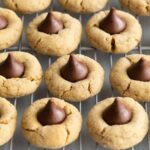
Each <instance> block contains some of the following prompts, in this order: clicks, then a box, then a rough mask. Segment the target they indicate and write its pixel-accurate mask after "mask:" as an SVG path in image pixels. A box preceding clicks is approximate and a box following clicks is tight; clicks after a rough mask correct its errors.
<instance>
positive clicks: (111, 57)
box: [0, 3, 150, 150]
mask: <svg viewBox="0 0 150 150" xmlns="http://www.w3.org/2000/svg"><path fill="white" fill-rule="evenodd" d="M53 6H54V3H52V5H51V10H52V9H53ZM109 6H110V4H109V5H108V7H109ZM37 15H38V14H36V15H35V16H37ZM25 18H26V17H25V16H24V15H23V16H21V19H22V22H23V24H25ZM78 19H79V20H80V21H81V22H83V20H82V15H79V16H78ZM138 19H139V18H138ZM139 21H140V20H139ZM9 50H10V51H12V50H19V51H26V52H30V53H32V51H31V49H30V48H29V47H27V46H25V47H24V46H23V35H22V36H21V38H20V40H19V44H18V46H14V47H11V48H9V49H6V50H5V52H6V51H9ZM149 50H150V47H149V46H144V45H142V44H141V43H139V45H138V46H137V47H136V48H135V49H134V50H133V52H134V53H137V51H138V53H140V54H142V53H143V52H145V51H149ZM85 52H92V53H93V59H95V61H98V53H100V52H97V51H96V50H95V49H94V48H91V47H87V46H82V42H81V44H80V45H79V47H78V53H79V54H82V53H84V54H85ZM34 55H36V53H34ZM114 57H115V55H113V54H109V60H108V62H109V68H108V69H109V70H110V69H111V67H112V65H113V62H114ZM51 63H52V58H51V57H49V58H48V63H47V66H49V65H50V64H51ZM110 88H111V87H110ZM34 95H36V93H33V94H31V95H30V96H29V97H30V98H29V99H30V104H32V103H33V101H34ZM46 96H49V93H48V92H47V95H46ZM109 96H114V91H113V89H112V88H111V94H110V95H109ZM99 97H100V95H96V96H95V97H94V103H93V104H92V105H94V104H96V103H97V102H98V101H99ZM27 99H28V98H27ZM35 100H36V99H35ZM11 102H12V103H13V104H14V106H15V107H17V104H18V99H14V100H13V101H12V100H11ZM92 105H91V107H92ZM144 106H145V110H146V111H147V112H148V105H147V103H145V104H144ZM77 107H78V109H79V111H80V112H81V113H83V103H81V102H80V103H79V104H78V105H77ZM84 121H85V120H84ZM82 134H83V131H81V134H80V137H79V139H78V144H79V145H78V149H76V150H91V149H84V147H83V140H84V137H83V136H82ZM14 137H15V136H14ZM147 142H148V149H149V150H150V133H148V136H147ZM7 145H9V146H8V147H6V148H5V147H1V148H2V149H3V150H16V149H15V148H14V146H15V143H14V138H12V139H11V140H10V142H9V143H8V144H7ZM26 145H27V147H25V148H24V149H26V150H32V149H38V148H33V147H32V146H31V145H30V144H29V143H27V144H26ZM1 148H0V150H1ZM95 148H96V150H102V149H103V148H101V147H100V146H98V145H97V144H95ZM136 149H137V150H139V149H138V148H137V147H132V148H131V150H136ZM148 149H142V150H148ZM20 150H21V149H20ZM43 150H46V149H43ZM60 150H74V149H70V148H68V147H63V148H62V149H60ZM92 150H94V149H92Z"/></svg>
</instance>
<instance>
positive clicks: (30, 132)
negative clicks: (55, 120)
mask: <svg viewBox="0 0 150 150" xmlns="http://www.w3.org/2000/svg"><path fill="white" fill-rule="evenodd" d="M49 100H51V101H52V102H54V103H55V104H56V105H57V106H59V107H60V108H62V109H63V110H64V111H65V114H66V118H65V120H64V121H63V122H62V123H60V124H56V125H55V124H53V125H46V126H42V125H41V123H40V122H39V121H38V120H37V114H38V112H39V111H40V110H41V109H42V108H43V107H45V105H46V104H47V103H48V101H49ZM21 126H22V133H23V135H24V137H25V138H26V139H27V140H28V142H29V143H31V144H33V145H35V146H37V147H41V148H46V149H49V148H50V149H56V148H62V147H63V146H65V145H68V144H70V143H72V142H73V141H75V140H76V139H77V138H78V136H79V133H80V130H81V126H82V117H81V114H80V112H79V111H78V110H77V109H76V108H75V107H74V106H73V105H71V104H69V103H67V102H65V101H63V100H60V99H57V98H44V99H40V100H38V101H36V102H34V103H33V104H32V105H31V106H29V107H28V108H27V109H26V111H25V112H24V115H23V118H22V125H21Z"/></svg>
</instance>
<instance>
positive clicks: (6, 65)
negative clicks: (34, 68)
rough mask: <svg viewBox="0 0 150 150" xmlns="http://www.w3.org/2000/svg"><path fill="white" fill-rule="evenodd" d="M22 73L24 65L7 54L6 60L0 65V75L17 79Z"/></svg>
mask: <svg viewBox="0 0 150 150" xmlns="http://www.w3.org/2000/svg"><path fill="white" fill-rule="evenodd" d="M23 73H24V65H23V64H22V63H20V62H18V61H17V60H15V58H14V57H13V55H12V54H9V55H8V57H7V58H6V60H5V61H4V62H3V63H1V64H0V75H1V76H4V77H5V78H19V77H21V76H22V75H23Z"/></svg>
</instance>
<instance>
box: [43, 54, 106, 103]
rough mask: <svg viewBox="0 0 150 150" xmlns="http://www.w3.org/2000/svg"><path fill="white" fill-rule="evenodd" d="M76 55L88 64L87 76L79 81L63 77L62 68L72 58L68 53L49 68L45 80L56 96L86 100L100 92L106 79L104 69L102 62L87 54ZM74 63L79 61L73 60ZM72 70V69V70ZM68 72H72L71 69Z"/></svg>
mask: <svg viewBox="0 0 150 150" xmlns="http://www.w3.org/2000/svg"><path fill="white" fill-rule="evenodd" d="M74 57H75V59H76V60H77V61H79V62H80V63H83V64H84V65H86V67H87V69H88V73H87V75H86V76H84V78H83V79H81V80H79V81H78V80H77V81H75V80H74V81H69V80H67V79H65V78H64V77H62V75H61V70H62V68H63V67H64V66H65V65H66V64H67V62H68V61H69V60H70V59H69V58H70V56H68V55H67V56H62V57H60V58H58V59H57V60H56V61H55V62H54V63H53V64H52V65H51V66H50V67H49V68H48V69H47V71H46V73H45V82H46V85H47V87H48V90H49V91H50V93H52V94H53V95H54V96H57V97H59V98H63V99H65V100H68V101H74V102H79V101H84V100H86V99H88V98H90V97H92V96H94V95H96V94H97V93H98V92H100V90H101V88H102V86H103V81H104V70H103V68H102V67H101V65H100V64H98V63H97V62H96V61H94V60H93V59H91V58H89V57H87V56H84V55H79V54H78V55H74ZM72 64H77V66H78V63H77V62H75V63H74V62H73V63H72ZM69 68H72V67H69ZM73 68H74V66H73ZM80 69H81V67H79V70H80ZM81 70H82V69H81ZM71 71H72V70H70V72H71ZM76 71H77V70H76ZM76 71H75V72H76ZM82 71H85V70H82ZM82 71H81V72H82ZM79 73H80V72H79ZM68 74H70V73H69V71H68ZM73 76H74V74H73Z"/></svg>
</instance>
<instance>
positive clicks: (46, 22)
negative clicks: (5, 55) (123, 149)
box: [26, 12, 82, 56]
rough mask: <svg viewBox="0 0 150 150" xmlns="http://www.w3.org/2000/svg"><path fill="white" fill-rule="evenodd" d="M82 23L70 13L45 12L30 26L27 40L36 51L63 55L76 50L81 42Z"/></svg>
mask: <svg viewBox="0 0 150 150" xmlns="http://www.w3.org/2000/svg"><path fill="white" fill-rule="evenodd" d="M81 34H82V25H81V23H80V22H79V21H78V20H77V19H75V18H73V17H71V16H70V15H69V14H63V13H60V12H49V13H44V14H42V15H40V16H38V17H36V18H35V19H34V20H33V21H32V22H31V23H30V24H29V26H28V29H27V33H26V35H27V40H28V42H29V45H30V46H31V48H32V49H34V50H35V51H37V52H39V53H41V54H44V55H50V56H51V55H52V56H62V55H65V54H69V53H71V52H72V51H74V50H75V49H76V48H77V47H78V45H79V42H80V39H81Z"/></svg>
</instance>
